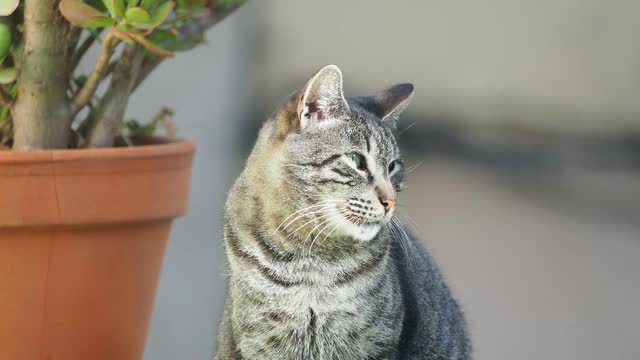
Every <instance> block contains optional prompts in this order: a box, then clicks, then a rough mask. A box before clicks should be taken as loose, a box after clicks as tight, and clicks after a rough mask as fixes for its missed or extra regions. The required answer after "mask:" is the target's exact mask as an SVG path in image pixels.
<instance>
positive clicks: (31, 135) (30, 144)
mask: <svg viewBox="0 0 640 360" xmlns="http://www.w3.org/2000/svg"><path fill="white" fill-rule="evenodd" d="M58 2H59V0H25V1H24V37H25V41H24V50H23V55H22V65H21V66H20V77H19V78H18V83H17V84H18V94H20V95H19V96H18V99H17V101H16V103H15V105H14V107H13V110H14V111H13V125H14V128H15V139H14V148H15V149H17V150H34V149H55V148H66V147H67V145H68V143H69V138H70V134H71V131H70V128H69V127H70V124H71V117H70V116H69V114H70V113H69V101H68V99H67V97H66V94H65V89H66V86H67V81H66V80H67V79H66V77H67V74H66V69H67V52H68V37H69V23H68V22H67V21H66V20H65V19H64V18H63V17H62V15H61V14H60V12H59V11H58Z"/></svg>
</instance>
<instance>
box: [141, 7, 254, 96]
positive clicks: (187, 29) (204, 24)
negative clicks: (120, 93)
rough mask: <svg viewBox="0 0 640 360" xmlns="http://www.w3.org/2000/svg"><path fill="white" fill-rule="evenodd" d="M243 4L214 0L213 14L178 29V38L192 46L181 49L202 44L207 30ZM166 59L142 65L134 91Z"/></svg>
mask: <svg viewBox="0 0 640 360" xmlns="http://www.w3.org/2000/svg"><path fill="white" fill-rule="evenodd" d="M242 4H244V1H236V3H235V4H233V5H225V6H220V5H219V4H218V2H217V1H213V2H212V5H210V7H211V11H212V15H209V16H207V17H205V18H201V19H197V20H194V21H192V22H191V23H190V24H188V25H187V26H183V27H182V28H180V29H178V32H179V36H178V38H180V39H183V40H182V41H184V42H185V43H189V44H191V46H189V47H186V48H184V49H182V50H181V51H187V50H191V49H192V48H194V47H196V46H198V45H200V44H202V43H203V42H204V34H205V32H206V31H207V30H208V29H209V28H211V27H212V26H213V25H215V24H217V23H219V22H220V21H222V20H223V19H224V18H225V17H227V16H228V15H229V14H231V13H232V12H234V11H235V10H237V9H238V8H239V7H240V6H241V5H242ZM194 39H198V41H193V40H194ZM164 59H165V58H164V57H160V56H156V57H154V58H152V59H151V60H149V61H146V62H145V63H144V64H143V65H142V69H141V70H140V72H139V73H138V77H137V78H136V80H135V83H134V85H133V91H135V90H136V89H137V88H138V86H140V84H141V83H142V82H143V81H144V80H145V79H146V78H147V76H149V74H151V73H152V72H153V70H155V69H156V68H157V67H158V65H160V63H162V62H163V61H164Z"/></svg>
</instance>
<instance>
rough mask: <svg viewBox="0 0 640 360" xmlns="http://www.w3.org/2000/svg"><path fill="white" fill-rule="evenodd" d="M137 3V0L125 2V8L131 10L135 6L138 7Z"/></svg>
mask: <svg viewBox="0 0 640 360" xmlns="http://www.w3.org/2000/svg"><path fill="white" fill-rule="evenodd" d="M139 2H140V1H139V0H129V1H128V2H127V3H128V4H127V7H130V8H132V7H136V6H138V3H139Z"/></svg>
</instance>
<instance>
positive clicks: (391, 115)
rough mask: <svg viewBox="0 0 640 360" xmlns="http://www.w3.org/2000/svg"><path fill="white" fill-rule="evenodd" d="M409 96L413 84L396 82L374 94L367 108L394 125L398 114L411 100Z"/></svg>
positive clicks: (411, 95)
mask: <svg viewBox="0 0 640 360" xmlns="http://www.w3.org/2000/svg"><path fill="white" fill-rule="evenodd" d="M411 98H413V85H412V84H397V85H394V86H392V87H390V88H387V89H385V90H383V91H381V92H379V93H377V94H376V95H374V96H373V97H372V100H373V102H372V103H370V106H369V110H370V111H372V112H373V113H374V114H376V115H377V116H378V117H379V118H381V119H382V120H383V121H386V122H388V123H390V124H392V126H393V127H395V126H396V124H397V122H398V118H399V117H400V114H401V113H402V112H403V111H404V109H405V108H406V107H407V105H409V103H410V102H411Z"/></svg>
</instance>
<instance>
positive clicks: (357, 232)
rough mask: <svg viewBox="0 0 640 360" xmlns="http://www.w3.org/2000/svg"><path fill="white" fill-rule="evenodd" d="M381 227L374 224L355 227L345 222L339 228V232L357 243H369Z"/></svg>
mask: <svg viewBox="0 0 640 360" xmlns="http://www.w3.org/2000/svg"><path fill="white" fill-rule="evenodd" d="M381 228H382V227H381V226H380V225H379V224H376V223H369V224H362V225H356V224H354V223H351V222H349V221H345V222H344V223H343V224H342V226H341V229H340V230H341V232H342V233H343V234H344V235H347V236H350V237H353V238H354V239H356V240H359V241H371V240H372V239H373V238H374V237H376V235H378V233H379V232H380V229H381Z"/></svg>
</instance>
